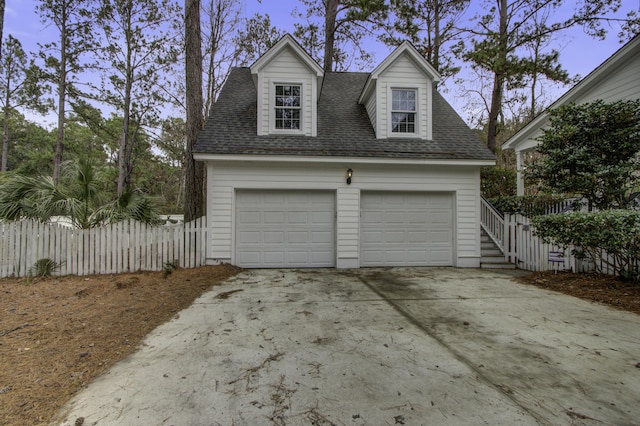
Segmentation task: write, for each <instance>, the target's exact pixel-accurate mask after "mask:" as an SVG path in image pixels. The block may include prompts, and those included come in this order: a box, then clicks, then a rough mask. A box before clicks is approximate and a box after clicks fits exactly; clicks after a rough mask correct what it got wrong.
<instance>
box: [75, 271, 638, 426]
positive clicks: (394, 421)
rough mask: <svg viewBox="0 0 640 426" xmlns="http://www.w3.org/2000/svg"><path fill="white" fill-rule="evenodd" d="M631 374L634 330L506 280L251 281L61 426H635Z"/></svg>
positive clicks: (597, 309) (250, 277) (166, 339)
mask: <svg viewBox="0 0 640 426" xmlns="http://www.w3.org/2000/svg"><path fill="white" fill-rule="evenodd" d="M132 326H135V325H132ZM638 363H640V316H637V315H633V314H628V313H624V312H619V311H615V310H613V309H609V308H606V307H603V306H600V305H595V304H591V303H588V302H584V301H581V300H579V299H575V298H572V297H569V296H564V295H560V294H556V293H552V292H549V291H546V290H541V289H538V288H534V287H529V286H525V285H521V284H518V283H516V282H515V281H513V280H512V278H511V277H510V276H509V275H508V274H506V273H501V272H496V271H486V270H468V269H452V268H390V269H361V270H348V271H345V270H332V269H326V270H252V271H247V272H243V273H242V274H240V275H238V276H236V277H234V278H232V279H230V280H228V281H226V282H225V283H223V284H222V285H221V286H217V287H215V288H214V289H213V290H212V291H211V292H209V293H207V294H205V295H203V296H202V297H201V298H200V299H198V300H197V301H196V302H195V303H194V304H193V305H192V306H191V307H190V308H189V309H186V310H184V311H182V312H180V314H179V315H178V317H177V318H176V319H174V320H172V321H170V322H168V323H166V324H165V325H163V326H161V327H159V328H158V329H156V330H155V331H154V332H153V333H152V334H151V335H150V336H149V337H148V338H147V340H146V342H145V345H144V346H143V347H142V348H141V349H140V350H139V351H138V352H137V353H135V354H134V355H132V356H130V357H128V358H127V359H125V360H123V361H122V362H120V363H119V364H117V365H116V366H114V367H113V368H112V369H111V370H110V371H109V372H108V373H107V374H105V375H103V376H102V377H100V378H99V379H97V380H96V381H94V382H93V383H91V384H90V385H89V387H88V388H87V389H86V390H84V391H82V392H81V393H80V394H78V395H77V397H76V398H75V399H74V400H73V401H71V403H70V404H69V405H68V406H67V407H66V409H65V411H64V414H65V418H66V420H65V421H64V422H63V424H65V425H73V424H74V423H75V424H78V423H77V421H78V420H77V419H78V418H80V417H82V418H83V419H84V425H93V424H98V425H114V424H118V425H141V424H144V425H181V426H182V425H269V424H275V425H403V424H404V425H480V424H488V425H537V424H549V425H603V424H615V425H632V424H640V368H637V367H636V364H638ZM78 422H79V421H78Z"/></svg>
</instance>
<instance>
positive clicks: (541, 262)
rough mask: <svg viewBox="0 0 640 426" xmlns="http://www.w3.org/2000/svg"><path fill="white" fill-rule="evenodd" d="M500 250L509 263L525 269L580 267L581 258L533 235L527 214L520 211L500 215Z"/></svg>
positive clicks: (574, 268)
mask: <svg viewBox="0 0 640 426" xmlns="http://www.w3.org/2000/svg"><path fill="white" fill-rule="evenodd" d="M504 227H505V229H504V242H503V245H504V248H505V249H504V254H505V258H506V260H507V261H508V262H509V263H514V264H515V265H516V266H517V267H518V268H520V269H525V270H527V271H551V270H560V271H563V270H572V271H577V270H579V268H581V266H582V265H581V262H579V261H577V260H576V258H575V256H573V255H572V254H571V250H569V249H566V250H563V249H561V248H560V247H558V246H556V245H554V244H546V243H544V242H542V239H541V238H539V237H538V236H536V235H535V228H534V227H533V225H531V222H530V220H529V218H528V217H526V216H523V215H521V214H506V213H505V215H504Z"/></svg>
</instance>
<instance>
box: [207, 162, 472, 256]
mask: <svg viewBox="0 0 640 426" xmlns="http://www.w3.org/2000/svg"><path fill="white" fill-rule="evenodd" d="M348 168H352V169H353V183H352V184H351V185H349V186H348V185H347V184H346V182H345V180H346V177H345V174H346V170H347V169H348ZM479 176H480V172H479V167H475V166H456V167H451V166H428V165H425V166H415V165H380V164H351V163H346V162H345V163H335V164H326V163H324V164H314V163H275V162H274V163H271V162H269V163H267V162H265V163H258V162H231V161H227V162H225V161H212V162H209V163H208V166H207V177H208V194H209V196H208V198H207V219H208V221H209V223H208V226H209V230H210V235H211V237H210V239H209V241H208V246H207V258H208V260H209V261H211V262H213V261H226V262H233V260H234V259H233V253H234V241H233V239H234V234H233V232H234V226H235V224H234V223H233V222H234V219H233V218H234V215H235V206H234V200H235V191H236V190H239V189H315V190H317V189H323V190H331V191H335V192H336V200H337V205H336V209H337V223H336V230H337V236H336V245H337V247H336V256H337V259H336V265H337V266H338V267H357V266H358V262H357V258H358V256H359V243H360V241H359V232H360V230H359V226H360V218H359V209H360V204H359V200H360V191H367V190H369V191H418V192H438V191H443V192H453V193H455V196H454V200H453V202H454V211H456V217H455V220H454V235H455V236H454V265H456V266H471V267H477V266H479V259H480V225H479V217H480V215H479V209H480V195H479ZM354 259H355V260H354Z"/></svg>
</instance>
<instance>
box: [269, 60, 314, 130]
mask: <svg viewBox="0 0 640 426" xmlns="http://www.w3.org/2000/svg"><path fill="white" fill-rule="evenodd" d="M276 83H292V84H294V83H297V84H301V85H302V116H301V117H302V125H301V126H302V133H304V134H305V135H308V136H315V135H316V128H317V124H316V104H317V80H316V78H315V76H314V74H312V73H311V71H310V70H309V69H308V68H307V67H306V66H305V65H304V63H303V62H301V60H300V59H299V58H298V57H297V56H296V55H295V54H294V53H293V52H292V50H291V49H288V48H287V49H283V50H282V52H280V54H279V55H278V56H277V57H275V58H274V59H273V60H272V61H271V62H269V64H267V65H266V66H265V67H264V69H263V70H262V71H261V72H260V75H259V78H258V88H257V90H258V91H259V93H258V102H259V105H258V134H261V135H266V134H269V133H270V132H273V131H274V129H273V96H274V85H275V84H276Z"/></svg>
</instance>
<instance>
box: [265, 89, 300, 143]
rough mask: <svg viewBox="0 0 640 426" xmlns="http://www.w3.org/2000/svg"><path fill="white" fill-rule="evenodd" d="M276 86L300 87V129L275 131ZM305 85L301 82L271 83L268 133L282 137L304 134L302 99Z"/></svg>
mask: <svg viewBox="0 0 640 426" xmlns="http://www.w3.org/2000/svg"><path fill="white" fill-rule="evenodd" d="M276 86H300V128H299V129H277V128H276ZM304 91H305V84H304V83H303V82H301V81H279V80H278V81H273V82H271V84H270V86H269V133H276V134H284V135H301V134H304V126H305V123H304V113H305V111H304V110H305V99H304Z"/></svg>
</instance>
